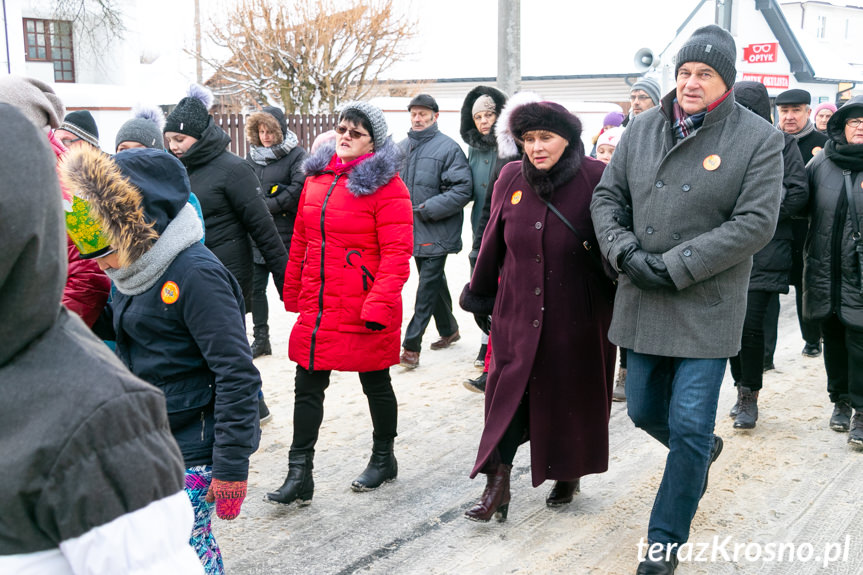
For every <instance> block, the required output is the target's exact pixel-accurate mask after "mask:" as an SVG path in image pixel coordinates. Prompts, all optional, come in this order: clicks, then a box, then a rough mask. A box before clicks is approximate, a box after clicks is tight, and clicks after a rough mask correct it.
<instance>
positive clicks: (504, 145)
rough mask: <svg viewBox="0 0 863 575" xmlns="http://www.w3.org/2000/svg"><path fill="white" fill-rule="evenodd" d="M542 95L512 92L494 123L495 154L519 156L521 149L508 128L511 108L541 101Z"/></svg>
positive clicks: (508, 156) (501, 156)
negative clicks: (495, 136)
mask: <svg viewBox="0 0 863 575" xmlns="http://www.w3.org/2000/svg"><path fill="white" fill-rule="evenodd" d="M541 101H542V97H540V95H539V94H535V93H533V92H518V93H516V94H514V95H513V96H512V97H511V98H510V99H509V100H508V101H507V103H506V106H504V107H503V110H501V112H500V115H499V116H498V117H497V123H496V124H495V133H496V134H497V155H498V157H500V158H511V157H513V156H521V150H519V145H518V143H517V142H516V139H515V136H514V135H513V133H512V131H511V130H510V129H509V120H510V117H511V116H512V112H513V110H515V109H517V108H520V107H521V106H524V105H525V104H531V103H533V102H541Z"/></svg>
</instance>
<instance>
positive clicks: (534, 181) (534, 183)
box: [521, 145, 584, 201]
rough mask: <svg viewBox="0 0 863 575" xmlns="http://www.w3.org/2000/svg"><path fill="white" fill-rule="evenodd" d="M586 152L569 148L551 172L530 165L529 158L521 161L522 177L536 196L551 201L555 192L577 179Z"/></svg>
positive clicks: (523, 158)
mask: <svg viewBox="0 0 863 575" xmlns="http://www.w3.org/2000/svg"><path fill="white" fill-rule="evenodd" d="M583 156H584V152H583V151H582V150H581V149H575V148H573V146H571V145H570V146H567V147H566V150H564V152H563V154H562V155H561V156H560V159H559V160H558V161H557V163H556V164H555V165H553V166H552V167H551V169H550V170H538V169H536V168H535V167H534V165H533V164H531V163H530V160H528V159H527V156H523V157H522V160H521V175H522V176H524V179H525V180H527V183H529V184H530V185H531V187H532V188H533V189H534V191H535V192H536V194H537V195H538V196H539V197H540V198H542V199H543V200H546V201H549V200H551V196H552V194H553V193H554V191H555V190H556V189H557V188H559V187H560V186H562V185H563V184H565V183H567V182H568V181H570V180H571V179H573V178H574V177H575V175H576V174H577V173H578V169H579V168H580V167H581V158H582V157H583Z"/></svg>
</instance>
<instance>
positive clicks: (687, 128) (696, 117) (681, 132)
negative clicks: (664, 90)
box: [671, 98, 707, 140]
mask: <svg viewBox="0 0 863 575" xmlns="http://www.w3.org/2000/svg"><path fill="white" fill-rule="evenodd" d="M706 114H707V110H705V111H703V112H698V113H697V114H692V115H691V116H690V115H688V114H687V113H686V112H684V111H683V108H681V107H680V104H679V103H678V102H677V98H675V99H674V125H673V126H672V127H671V129H672V130H674V137H675V138H677V139H678V140H682V139H683V138H685V137H686V136H688V135H689V134H691V133H692V132H694V131H695V130H697V129H698V128H700V127H701V124H702V123H703V122H704V116H705V115H706Z"/></svg>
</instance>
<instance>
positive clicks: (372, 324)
mask: <svg viewBox="0 0 863 575" xmlns="http://www.w3.org/2000/svg"><path fill="white" fill-rule="evenodd" d="M366 327H367V328H369V329H370V330H372V331H381V330H382V329H384V328H385V327H386V326H385V325H384V324H382V323H378V322H376V321H367V322H366Z"/></svg>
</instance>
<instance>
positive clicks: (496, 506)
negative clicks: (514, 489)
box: [464, 464, 512, 522]
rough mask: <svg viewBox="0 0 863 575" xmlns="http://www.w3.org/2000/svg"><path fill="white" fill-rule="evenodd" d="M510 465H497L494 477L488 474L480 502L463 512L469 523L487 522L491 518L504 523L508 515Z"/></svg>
mask: <svg viewBox="0 0 863 575" xmlns="http://www.w3.org/2000/svg"><path fill="white" fill-rule="evenodd" d="M511 472H512V465H503V464H501V465H499V466H498V468H497V470H496V471H495V473H494V475H492V474H489V475H488V478H487V480H486V486H485V491H483V492H482V497H481V498H480V500H479V501H478V502H477V503H476V505H474V506H473V507H471V508H470V509H468V510H467V511H465V513H464V516H465V517H467V518H468V519H470V520H471V521H482V522H487V521H489V520H490V519H491V518H492V517H494V518H495V519H497V520H498V521H501V522H503V521H506V516H507V513H509V497H510V494H509V476H510V473H511Z"/></svg>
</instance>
